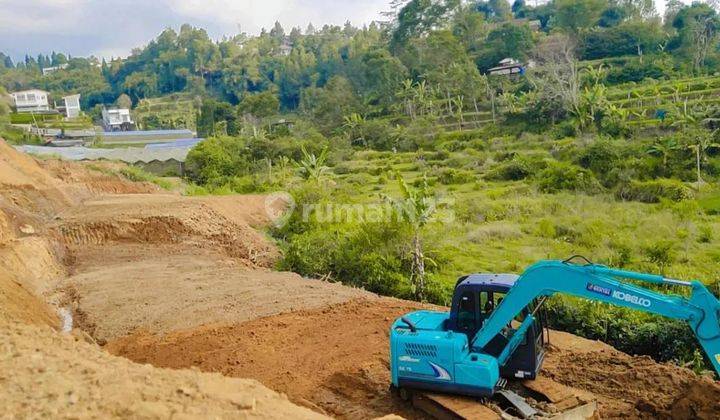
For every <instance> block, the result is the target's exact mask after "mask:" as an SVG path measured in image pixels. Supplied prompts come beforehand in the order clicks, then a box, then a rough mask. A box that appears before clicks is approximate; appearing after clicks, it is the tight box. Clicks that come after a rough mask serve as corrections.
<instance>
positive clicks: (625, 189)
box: [615, 179, 693, 203]
mask: <svg viewBox="0 0 720 420" xmlns="http://www.w3.org/2000/svg"><path fill="white" fill-rule="evenodd" d="M615 195H616V196H617V197H618V198H620V199H622V200H631V201H640V202H641V203H659V202H660V201H661V200H663V199H665V200H671V201H682V200H687V199H689V198H692V197H693V193H692V190H691V189H690V188H688V187H687V186H686V185H685V184H683V183H682V182H680V181H677V180H674V179H656V180H652V181H634V180H633V181H630V182H629V183H627V184H624V185H622V186H620V187H619V188H618V189H617V191H616V193H615Z"/></svg>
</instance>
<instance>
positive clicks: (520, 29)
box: [475, 23, 535, 72]
mask: <svg viewBox="0 0 720 420" xmlns="http://www.w3.org/2000/svg"><path fill="white" fill-rule="evenodd" d="M534 46H535V41H534V39H533V36H532V31H531V30H530V28H529V27H528V26H527V25H521V26H518V25H513V24H510V23H506V24H503V25H502V26H500V27H499V28H495V29H493V30H492V31H490V33H489V34H488V37H487V39H486V40H485V43H484V46H483V48H482V49H481V50H480V52H479V54H478V57H477V59H476V60H475V62H476V64H477V66H478V68H479V69H480V71H482V72H485V71H487V70H488V69H489V68H492V67H495V66H497V64H498V62H499V61H500V60H502V59H504V58H514V59H516V60H525V59H527V58H528V54H529V53H530V51H532V49H533V47H534Z"/></svg>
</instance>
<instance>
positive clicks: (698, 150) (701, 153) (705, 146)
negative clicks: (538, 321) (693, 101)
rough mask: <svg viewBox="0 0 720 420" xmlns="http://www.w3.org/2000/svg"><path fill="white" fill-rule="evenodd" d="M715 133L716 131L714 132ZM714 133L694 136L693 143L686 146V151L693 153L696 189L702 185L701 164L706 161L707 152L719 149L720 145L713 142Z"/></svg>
mask: <svg viewBox="0 0 720 420" xmlns="http://www.w3.org/2000/svg"><path fill="white" fill-rule="evenodd" d="M716 131H717V130H716ZM716 131H713V132H712V133H711V134H710V135H702V134H698V135H696V136H695V139H694V140H695V141H694V143H692V144H689V145H688V146H687V148H688V149H690V150H692V151H693V152H695V153H694V154H695V169H696V171H697V186H698V189H699V188H700V187H701V185H702V184H703V182H704V181H703V179H702V171H701V167H702V163H703V162H704V161H705V160H706V159H707V152H708V150H710V149H717V148H720V143H716V142H714V141H713V138H714V136H715V133H716Z"/></svg>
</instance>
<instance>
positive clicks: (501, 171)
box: [485, 159, 532, 181]
mask: <svg viewBox="0 0 720 420" xmlns="http://www.w3.org/2000/svg"><path fill="white" fill-rule="evenodd" d="M530 175H532V172H531V169H530V165H529V164H528V162H527V161H525V160H522V159H513V160H511V161H509V162H505V163H501V164H500V165H497V166H495V167H494V168H492V169H491V170H490V171H489V172H488V173H487V174H486V175H485V178H486V179H490V180H496V181H518V180H521V179H525V178H527V177H529V176H530Z"/></svg>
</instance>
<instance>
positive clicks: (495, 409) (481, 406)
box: [405, 377, 598, 420]
mask: <svg viewBox="0 0 720 420" xmlns="http://www.w3.org/2000/svg"><path fill="white" fill-rule="evenodd" d="M521 388H522V391H523V392H522V393H523V394H527V395H529V396H532V398H530V399H525V398H523V397H522V396H520V395H519V394H518V393H515V392H513V391H510V390H508V389H505V390H502V391H500V392H499V393H498V394H497V398H496V400H497V402H496V403H493V404H488V403H487V402H484V401H481V400H478V399H476V398H471V397H463V396H457V395H448V394H438V393H431V392H425V391H412V392H409V394H408V393H406V394H405V396H406V397H407V398H408V399H412V404H413V406H414V407H415V408H417V409H419V410H421V411H423V412H425V413H426V414H428V415H430V416H431V417H433V418H436V419H439V420H446V419H468V420H470V419H483V420H485V419H488V420H495V419H504V418H524V419H547V420H586V419H595V418H598V417H597V403H596V402H595V401H592V400H591V398H590V396H589V395H587V394H586V393H583V392H581V391H578V390H575V389H572V388H569V387H566V386H564V385H562V384H560V383H558V382H555V381H553V380H552V379H549V378H544V377H542V378H538V379H537V380H534V381H524V382H522V384H521ZM406 392H407V391H406ZM537 401H542V404H540V406H534V405H533V404H534V403H537ZM531 403H533V404H531Z"/></svg>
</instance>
